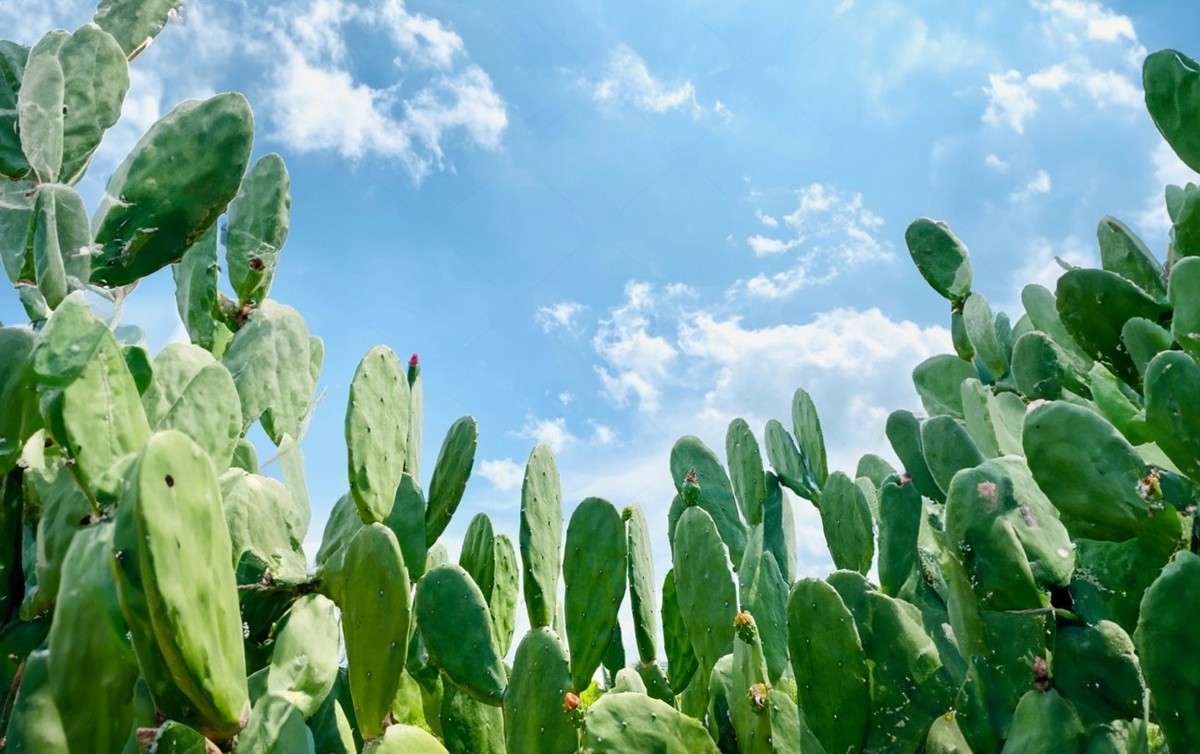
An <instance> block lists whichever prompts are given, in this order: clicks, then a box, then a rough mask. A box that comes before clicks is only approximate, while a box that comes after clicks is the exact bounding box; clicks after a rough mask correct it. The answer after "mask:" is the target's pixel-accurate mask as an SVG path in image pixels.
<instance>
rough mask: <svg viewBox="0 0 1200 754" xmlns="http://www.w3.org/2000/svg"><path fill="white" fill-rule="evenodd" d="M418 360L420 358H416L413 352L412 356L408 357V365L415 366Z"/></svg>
mask: <svg viewBox="0 0 1200 754" xmlns="http://www.w3.org/2000/svg"><path fill="white" fill-rule="evenodd" d="M419 361H420V360H419V359H418V358H417V355H416V354H415V353H414V354H413V355H412V358H410V359H409V360H408V365H409V366H410V367H415V366H417V364H418V363H419Z"/></svg>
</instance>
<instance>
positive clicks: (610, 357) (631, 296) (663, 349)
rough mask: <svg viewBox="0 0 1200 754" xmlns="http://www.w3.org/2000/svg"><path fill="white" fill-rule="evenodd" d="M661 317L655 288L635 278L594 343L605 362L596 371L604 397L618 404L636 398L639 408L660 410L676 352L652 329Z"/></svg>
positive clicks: (626, 287)
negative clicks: (656, 319) (663, 390)
mask: <svg viewBox="0 0 1200 754" xmlns="http://www.w3.org/2000/svg"><path fill="white" fill-rule="evenodd" d="M657 316H658V311H657V307H656V305H655V296H654V287H653V286H652V285H651V284H650V283H646V282H642V281H630V282H629V283H627V284H626V285H625V302H624V303H623V304H621V305H620V306H617V307H615V308H613V309H612V310H611V311H610V312H609V316H608V317H607V318H606V319H602V320H600V322H599V323H598V325H597V328H596V336H595V338H593V340H592V345H593V347H594V348H595V349H596V353H597V354H598V355H599V356H600V358H601V360H602V362H603V363H602V364H599V365H597V366H596V374H597V375H598V376H599V377H600V381H601V384H602V385H603V394H604V396H605V397H606V398H608V399H609V400H610V401H611V402H612V403H614V404H615V405H617V406H627V405H629V403H630V401H631V400H634V399H636V401H637V405H638V408H639V410H641V411H643V412H646V413H654V412H655V411H657V410H658V407H659V400H660V398H661V395H662V384H663V382H664V381H665V380H666V378H667V376H668V374H669V371H670V368H671V365H672V362H673V361H674V360H675V357H676V351H675V348H674V347H673V346H672V345H671V344H670V343H668V342H667V340H666V339H665V338H663V337H662V336H660V335H652V334H651V333H650V330H651V327H652V325H653V322H654V320H655V318H656V317H657Z"/></svg>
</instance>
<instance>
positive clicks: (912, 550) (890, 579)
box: [879, 480, 921, 597]
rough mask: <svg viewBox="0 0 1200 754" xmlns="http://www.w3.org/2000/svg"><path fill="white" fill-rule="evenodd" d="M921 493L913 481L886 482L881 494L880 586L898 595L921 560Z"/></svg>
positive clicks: (886, 592)
mask: <svg viewBox="0 0 1200 754" xmlns="http://www.w3.org/2000/svg"><path fill="white" fill-rule="evenodd" d="M920 531H921V493H920V492H918V491H917V488H916V485H914V484H912V482H905V483H899V482H897V481H895V480H892V481H888V482H885V483H884V485H883V487H882V489H881V490H880V498H879V586H880V588H881V589H882V590H883V593H884V594H887V595H889V596H892V597H895V596H897V595H898V594H899V592H900V588H901V587H902V586H904V582H906V581H908V578H909V575H910V574H911V573H912V571H913V568H914V567H915V566H916V564H917V538H918V535H919V533H920Z"/></svg>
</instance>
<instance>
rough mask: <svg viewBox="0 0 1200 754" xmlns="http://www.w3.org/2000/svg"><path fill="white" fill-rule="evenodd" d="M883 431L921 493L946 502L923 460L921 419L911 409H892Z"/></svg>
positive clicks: (940, 501)
mask: <svg viewBox="0 0 1200 754" xmlns="http://www.w3.org/2000/svg"><path fill="white" fill-rule="evenodd" d="M885 432H886V434H887V438H888V442H890V443H891V445H892V450H894V451H896V457H897V458H899V459H900V463H901V464H902V465H903V466H904V471H905V473H906V474H908V476H909V477H910V478H911V479H912V481H913V484H915V485H916V486H917V489H918V490H920V491H921V494H922V495H924V496H925V497H928V498H930V499H932V500H936V501H937V502H939V503H944V502H946V496H945V494H944V493H943V492H942V489H941V488H940V487H938V485H937V482H935V481H934V480H933V475H932V474H931V473H930V471H929V465H928V463H927V462H926V461H925V451H924V448H923V447H922V445H921V421H920V420H919V419H917V417H915V416H913V413H912V412H911V411H903V410H901V411H893V412H892V413H891V414H890V415H889V416H888V418H887V425H886V427H885Z"/></svg>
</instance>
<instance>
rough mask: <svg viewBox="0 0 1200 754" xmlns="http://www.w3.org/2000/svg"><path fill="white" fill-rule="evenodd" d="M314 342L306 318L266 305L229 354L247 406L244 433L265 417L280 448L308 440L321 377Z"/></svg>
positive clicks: (240, 333)
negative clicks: (289, 439) (286, 440)
mask: <svg viewBox="0 0 1200 754" xmlns="http://www.w3.org/2000/svg"><path fill="white" fill-rule="evenodd" d="M313 359H314V343H313V341H312V340H310V338H309V334H308V326H307V325H306V324H305V323H304V318H303V317H301V316H300V314H299V313H298V312H297V311H296V310H295V309H293V308H291V307H290V306H284V305H283V304H277V303H275V302H274V301H269V300H268V301H264V302H263V303H262V304H261V305H260V306H259V307H258V308H257V309H255V310H254V313H253V314H251V315H250V319H249V320H248V321H247V322H246V324H244V325H243V326H242V328H241V329H240V330H238V331H237V334H236V335H234V336H233V340H232V341H231V342H230V344H229V350H228V351H226V352H225V358H224V364H225V367H226V368H227V369H228V370H229V373H230V374H232V375H233V384H235V385H237V390H238V397H239V398H241V402H242V430H243V432H244V431H245V430H247V429H249V428H250V425H251V424H253V423H254V421H255V420H256V419H258V418H260V417H262V419H263V429H265V430H266V431H267V435H268V436H269V437H270V438H271V439H272V441H274V442H275V443H276V444H278V443H279V442H281V441H282V439H283V436H284V435H285V434H286V435H291V436H292V437H293V438H295V437H301V436H302V435H303V431H302V430H303V427H304V424H305V422H306V417H307V416H308V411H309V403H310V401H312V397H313V390H314V389H315V387H316V378H315V376H314V375H313V372H312V370H311V365H312V363H313Z"/></svg>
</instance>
